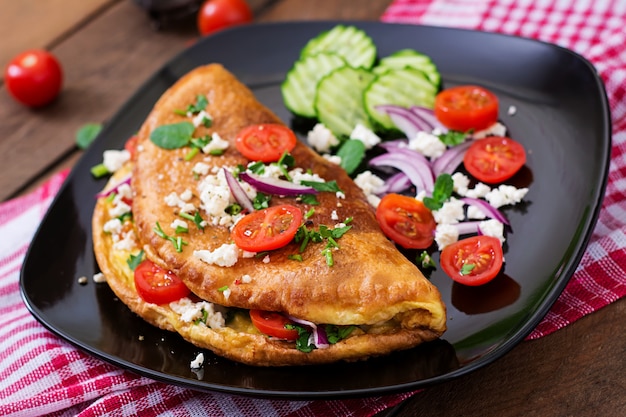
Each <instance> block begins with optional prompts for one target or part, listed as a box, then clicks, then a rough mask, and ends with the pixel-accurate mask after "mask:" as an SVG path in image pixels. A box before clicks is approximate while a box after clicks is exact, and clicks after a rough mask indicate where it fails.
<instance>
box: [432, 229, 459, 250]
mask: <svg viewBox="0 0 626 417" xmlns="http://www.w3.org/2000/svg"><path fill="white" fill-rule="evenodd" d="M458 240H459V229H457V228H456V226H454V225H452V224H439V225H437V227H436V228H435V242H437V247H438V248H439V250H442V249H443V248H445V247H446V246H448V245H451V244H452V243H455V242H457V241H458Z"/></svg>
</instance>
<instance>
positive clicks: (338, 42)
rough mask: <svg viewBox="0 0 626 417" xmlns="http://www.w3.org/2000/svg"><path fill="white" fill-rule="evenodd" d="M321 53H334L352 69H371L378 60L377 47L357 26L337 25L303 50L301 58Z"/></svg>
mask: <svg viewBox="0 0 626 417" xmlns="http://www.w3.org/2000/svg"><path fill="white" fill-rule="evenodd" d="M320 52H334V53H336V54H338V55H340V56H341V57H343V59H345V60H346V62H347V63H348V65H350V66H351V67H355V68H356V67H363V68H367V69H370V68H372V66H373V65H374V61H375V60H376V45H375V44H374V41H373V40H372V38H370V37H369V36H368V35H367V34H366V33H365V32H364V31H363V30H361V29H359V28H357V27H356V26H344V25H337V26H335V27H333V28H332V29H330V30H327V31H325V32H322V33H320V34H319V35H317V36H316V37H315V38H313V39H311V40H310V41H309V42H307V44H306V45H305V46H304V48H302V51H301V53H300V57H307V56H310V55H316V54H318V53H320Z"/></svg>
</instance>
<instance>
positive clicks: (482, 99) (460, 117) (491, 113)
mask: <svg viewBox="0 0 626 417" xmlns="http://www.w3.org/2000/svg"><path fill="white" fill-rule="evenodd" d="M435 116H436V117H437V119H438V120H439V121H440V122H441V123H442V124H443V125H444V126H446V127H447V128H448V129H452V130H457V131H459V132H467V131H468V130H470V129H473V130H475V131H477V130H483V129H486V128H488V127H489V126H491V125H492V124H494V123H495V122H497V121H498V98H497V97H496V96H495V94H493V93H492V92H491V91H489V90H487V89H485V88H482V87H478V86H475V85H462V86H458V87H452V88H448V89H445V90H443V91H441V92H440V93H439V94H437V97H436V98H435Z"/></svg>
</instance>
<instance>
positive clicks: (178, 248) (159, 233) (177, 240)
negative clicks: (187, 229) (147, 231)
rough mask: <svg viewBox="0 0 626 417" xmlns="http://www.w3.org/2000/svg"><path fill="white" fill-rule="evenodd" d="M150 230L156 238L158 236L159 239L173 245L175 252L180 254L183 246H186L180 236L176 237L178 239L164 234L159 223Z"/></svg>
mask: <svg viewBox="0 0 626 417" xmlns="http://www.w3.org/2000/svg"><path fill="white" fill-rule="evenodd" d="M152 230H153V231H154V233H156V234H157V236H159V237H161V238H163V239H167V240H169V241H170V242H172V245H174V249H176V252H182V251H183V245H187V244H188V243H187V242H185V241H184V240H183V238H182V237H180V236H178V237H177V236H169V235H168V234H167V233H165V232H164V231H163V229H162V228H161V225H160V224H159V222H156V226H155V227H153V228H152Z"/></svg>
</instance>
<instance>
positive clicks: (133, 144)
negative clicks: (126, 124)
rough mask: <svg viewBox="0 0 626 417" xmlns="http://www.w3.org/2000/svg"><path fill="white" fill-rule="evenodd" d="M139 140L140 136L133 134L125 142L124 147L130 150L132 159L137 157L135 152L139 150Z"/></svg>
mask: <svg viewBox="0 0 626 417" xmlns="http://www.w3.org/2000/svg"><path fill="white" fill-rule="evenodd" d="M138 141H139V137H138V136H137V135H133V136H131V137H129V138H128V139H127V140H126V143H125V144H124V149H126V150H127V151H128V153H129V154H130V157H131V159H132V158H134V157H135V153H136V152H137V142H138Z"/></svg>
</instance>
